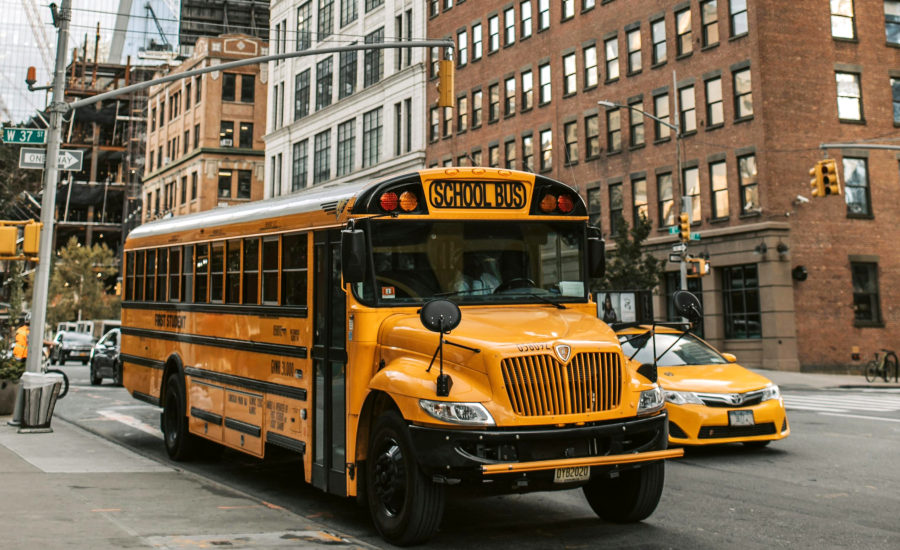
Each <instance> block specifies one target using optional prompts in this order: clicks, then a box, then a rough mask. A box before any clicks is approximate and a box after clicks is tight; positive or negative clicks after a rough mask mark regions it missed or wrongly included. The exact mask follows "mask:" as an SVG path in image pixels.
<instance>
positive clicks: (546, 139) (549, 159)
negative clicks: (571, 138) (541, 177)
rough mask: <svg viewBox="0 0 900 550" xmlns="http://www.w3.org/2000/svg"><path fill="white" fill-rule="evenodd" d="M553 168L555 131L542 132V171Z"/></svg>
mask: <svg viewBox="0 0 900 550" xmlns="http://www.w3.org/2000/svg"><path fill="white" fill-rule="evenodd" d="M551 169H553V132H552V131H551V130H544V131H543V132H541V172H544V171H547V170H551Z"/></svg>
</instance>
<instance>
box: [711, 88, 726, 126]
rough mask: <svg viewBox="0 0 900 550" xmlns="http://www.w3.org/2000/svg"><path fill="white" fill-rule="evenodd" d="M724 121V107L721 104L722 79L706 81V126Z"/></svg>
mask: <svg viewBox="0 0 900 550" xmlns="http://www.w3.org/2000/svg"><path fill="white" fill-rule="evenodd" d="M724 123H725V107H724V106H723V104H722V79H721V78H714V79H712V80H707V81H706V128H707V129H709V128H712V127H715V126H719V125H721V124H724Z"/></svg>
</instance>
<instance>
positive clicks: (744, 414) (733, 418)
mask: <svg viewBox="0 0 900 550" xmlns="http://www.w3.org/2000/svg"><path fill="white" fill-rule="evenodd" d="M728 425H729V426H755V425H756V421H755V420H754V419H753V411H728Z"/></svg>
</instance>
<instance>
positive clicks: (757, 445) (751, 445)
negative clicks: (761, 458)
mask: <svg viewBox="0 0 900 550" xmlns="http://www.w3.org/2000/svg"><path fill="white" fill-rule="evenodd" d="M741 443H743V444H744V447H747V448H748V449H762V448H763V447H765V446H766V445H768V444H769V443H771V441H742V442H741Z"/></svg>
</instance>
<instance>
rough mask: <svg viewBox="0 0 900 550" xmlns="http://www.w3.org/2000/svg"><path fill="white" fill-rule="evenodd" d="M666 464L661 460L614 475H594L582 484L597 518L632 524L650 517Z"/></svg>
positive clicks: (659, 492) (655, 504)
mask: <svg viewBox="0 0 900 550" xmlns="http://www.w3.org/2000/svg"><path fill="white" fill-rule="evenodd" d="M665 482H666V463H665V461H662V460H660V461H659V462H654V463H652V464H646V465H643V466H641V467H640V468H637V469H635V470H628V471H625V472H621V473H620V474H619V477H616V478H612V479H610V478H605V477H604V478H594V479H591V481H589V482H588V484H587V485H585V486H584V487H582V491H584V496H585V498H587V501H588V504H590V505H591V508H592V509H593V510H594V512H595V513H596V514H597V515H598V516H600V519H603V520H605V521H609V522H612V523H634V522H637V521H643V520H645V519H647V518H648V517H650V515H651V514H652V513H653V511H654V510H656V506H657V504H659V499H660V498H661V497H662V491H663V485H665Z"/></svg>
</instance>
